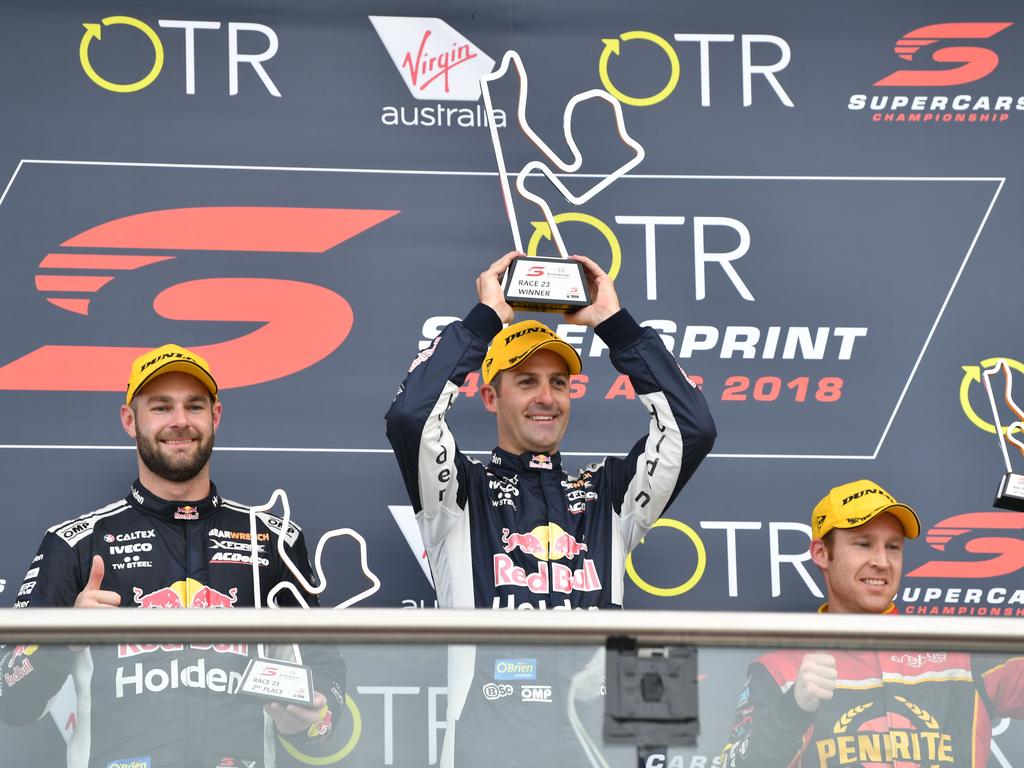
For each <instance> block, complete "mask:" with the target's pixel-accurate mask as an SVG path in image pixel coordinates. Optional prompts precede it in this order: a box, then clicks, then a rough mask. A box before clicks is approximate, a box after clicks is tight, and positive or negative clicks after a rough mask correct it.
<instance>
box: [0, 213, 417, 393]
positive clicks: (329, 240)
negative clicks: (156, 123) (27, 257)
mask: <svg viewBox="0 0 1024 768" xmlns="http://www.w3.org/2000/svg"><path fill="white" fill-rule="evenodd" d="M396 213H398V211H393V210H360V209H347V208H284V207H231V206H225V207H206V208H174V209H165V210H156V211H148V212H145V213H139V214H134V215H131V216H125V217H123V218H117V219H113V220H110V221H106V222H103V223H101V224H98V225H97V226H95V227H92V228H91V229H88V230H86V231H84V232H81V233H79V234H77V235H75V236H73V237H71V238H69V239H67V240H65V241H64V242H63V243H61V244H60V250H59V251H57V252H54V253H50V254H47V255H46V256H45V257H44V258H43V260H42V261H41V262H40V263H39V272H38V273H37V275H36V278H35V286H36V290H38V291H39V292H40V293H41V294H42V295H43V296H44V297H45V298H46V300H47V301H48V302H50V303H51V304H53V305H54V306H57V307H60V308H61V309H64V310H67V311H68V312H71V313H74V314H78V315H84V316H85V315H88V314H89V312H90V310H91V308H92V302H93V300H94V298H96V296H95V295H96V294H97V293H98V292H99V291H100V290H101V289H102V288H104V287H105V286H107V285H109V284H110V283H111V282H112V281H114V280H116V279H117V278H118V277H119V276H121V275H125V274H127V273H129V272H133V271H135V270H139V269H142V268H149V267H154V266H155V265H158V264H161V263H163V262H168V261H170V260H172V259H175V258H177V255H160V256H157V255H153V254H151V253H146V251H153V250H159V251H162V252H164V253H165V254H166V252H167V251H176V252H178V254H184V253H188V252H203V251H242V252H259V253H270V254H288V253H296V252H297V253H323V252H326V251H328V250H330V249H332V248H334V247H336V246H338V245H340V244H341V243H343V242H345V241H346V240H348V239H350V238H352V237H355V236H356V235H358V234H360V233H361V232H364V231H366V230H367V229H370V228H371V227H374V226H376V225H377V224H379V223H381V222H382V221H385V220H387V219H389V218H391V217H392V216H394V215H395V214H396ZM140 252H141V253H140ZM152 307H153V310H154V312H155V313H156V314H157V315H159V316H161V317H164V318H167V319H170V320H180V321H186V322H187V321H209V322H244V323H259V324H260V326H259V327H258V328H257V329H256V330H254V331H251V332H248V333H244V334H242V335H239V336H237V337H235V338H231V339H229V340H227V341H222V342H219V343H216V344H210V345H206V346H196V347H195V348H194V351H195V352H196V354H199V355H201V356H203V357H205V358H206V359H207V360H208V361H210V364H211V365H212V366H213V367H214V369H215V370H216V371H217V380H218V382H220V384H221V388H222V389H230V388H233V387H242V386H247V385H251V384H259V383H263V382H267V381H273V380H275V379H280V378H283V377H285V376H289V375H291V374H293V373H297V372H298V371H301V370H304V369H306V368H308V367H310V366H312V365H314V364H316V363H317V362H319V361H320V360H322V359H324V358H325V357H327V355H329V354H330V353H331V352H333V351H334V350H335V349H337V348H338V347H339V346H340V345H341V343H342V342H343V341H344V340H345V338H346V337H347V336H348V333H349V330H350V329H351V328H352V308H351V307H350V306H349V303H348V302H347V301H346V300H345V299H344V298H342V297H341V296H340V295H338V294H337V293H335V292H334V291H331V290H329V289H327V288H325V287H323V286H320V285H315V284H313V283H305V282H298V281H294V280H283V279H271V278H258V277H233V278H203V279H197V280H186V281H184V282H180V283H176V284H174V285H172V286H170V287H169V288H166V289H164V290H163V291H161V292H160V293H159V294H157V296H156V298H155V299H153V302H152ZM145 351H146V348H145V347H127V346H113V345H110V344H97V345H68V344H47V345H44V346H41V347H39V348H37V349H35V350H33V351H31V352H29V353H27V354H25V355H23V356H21V357H19V358H18V359H16V360H14V361H12V362H10V363H7V364H6V365H4V366H2V367H0V390H3V389H6V390H60V391H107V392H117V391H122V390H123V389H124V371H126V370H128V367H129V366H130V364H131V361H132V360H134V359H135V358H136V357H137V356H138V355H141V354H142V353H144V352H145Z"/></svg>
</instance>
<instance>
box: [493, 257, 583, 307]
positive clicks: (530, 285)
mask: <svg viewBox="0 0 1024 768" xmlns="http://www.w3.org/2000/svg"><path fill="white" fill-rule="evenodd" d="M504 292H505V301H507V302H508V304H509V306H511V307H514V308H515V309H523V310H527V311H529V312H571V311H573V310H576V309H580V308H582V307H586V306H589V305H590V292H589V290H588V289H587V278H586V275H585V274H584V272H583V265H582V264H580V263H579V262H577V261H569V260H567V259H547V258H540V257H533V256H517V257H516V258H514V259H513V260H512V263H511V264H510V265H509V267H508V271H507V272H506V273H505V286H504Z"/></svg>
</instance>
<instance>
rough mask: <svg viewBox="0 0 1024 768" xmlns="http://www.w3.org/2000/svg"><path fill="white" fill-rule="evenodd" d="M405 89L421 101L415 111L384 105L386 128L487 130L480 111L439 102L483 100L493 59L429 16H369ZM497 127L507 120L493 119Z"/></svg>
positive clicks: (483, 113)
mask: <svg viewBox="0 0 1024 768" xmlns="http://www.w3.org/2000/svg"><path fill="white" fill-rule="evenodd" d="M369 18H370V22H371V23H372V24H373V27H374V29H375V30H376V31H377V35H378V36H379V37H380V39H381V42H383V43H384V47H385V48H386V49H387V52H388V54H389V55H390V56H391V61H392V63H393V64H394V65H395V68H396V69H397V70H398V73H399V75H401V77H402V80H403V82H404V83H405V87H406V88H408V90H409V93H410V95H411V96H412V97H413V98H414V99H416V100H417V101H433V102H435V103H434V104H417V105H415V106H412V107H403V106H385V107H384V110H383V112H382V114H381V122H382V123H384V124H385V125H406V126H428V127H430V126H438V127H463V128H471V127H484V126H486V125H487V116H486V114H485V112H484V110H483V109H482V107H481V106H480V105H479V104H477V105H475V106H468V105H466V106H449V105H446V104H443V103H440V102H452V101H461V102H475V101H478V100H479V99H480V76H481V75H485V74H487V73H488V72H490V71H491V70H492V69H494V59H492V58H491V57H490V56H488V55H487V54H486V53H484V52H483V51H482V50H481V49H480V48H479V47H477V46H476V45H474V44H473V43H472V42H471V41H470V40H469V39H467V38H466V37H464V36H463V35H462V34H461V33H460V32H458V31H457V30H455V29H454V28H452V27H451V26H450V25H449V24H448V23H447V22H444V21H442V20H441V19H438V18H432V17H425V16H370V17H369ZM495 123H496V125H499V127H502V126H504V124H505V115H504V113H502V114H501V115H500V116H495Z"/></svg>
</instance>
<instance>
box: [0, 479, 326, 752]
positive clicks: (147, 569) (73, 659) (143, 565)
mask: <svg viewBox="0 0 1024 768" xmlns="http://www.w3.org/2000/svg"><path fill="white" fill-rule="evenodd" d="M255 517H256V539H257V541H256V542H255V545H256V547H255V548H256V552H255V556H256V557H257V562H258V566H259V572H260V591H261V593H262V594H261V598H260V601H261V604H262V605H266V604H267V593H268V592H269V591H270V589H271V588H272V587H273V586H274V585H275V584H277V583H278V582H280V581H285V580H291V578H290V572H289V571H288V570H287V569H286V566H285V564H284V562H283V560H282V558H281V557H280V555H279V553H278V549H277V539H278V537H279V536H280V537H282V538H283V539H284V541H285V542H286V551H287V552H288V554H289V557H290V558H291V560H292V562H293V563H294V564H295V566H296V567H297V568H298V569H300V571H301V572H303V573H304V575H305V576H306V577H307V579H309V576H310V567H309V561H308V557H307V554H306V546H305V542H304V538H303V534H302V531H301V530H300V529H299V528H298V527H297V526H295V525H293V524H291V523H289V525H288V527H287V529H286V528H285V526H284V525H283V521H282V520H281V519H280V518H279V517H276V516H274V515H271V514H269V513H265V512H260V513H256V514H255ZM94 555H100V556H101V557H102V558H103V561H104V566H105V572H104V577H103V582H102V584H101V588H102V589H105V590H111V591H113V592H117V593H118V594H119V595H120V596H121V606H122V607H141V608H231V607H233V606H252V605H254V604H255V600H254V592H253V579H252V565H251V563H252V559H251V558H252V557H253V542H252V541H251V532H250V511H249V508H248V507H245V506H243V505H240V504H237V503H235V502H232V501H228V500H226V499H222V498H220V496H219V495H218V494H217V490H216V488H213V487H212V486H211V494H210V495H209V496H208V497H207V498H206V499H203V500H202V501H198V502H188V503H178V502H168V501H165V500H163V499H160V498H157V497H156V496H154V495H153V494H152V493H150V492H149V491H148V490H147V489H146V488H144V487H143V486H142V485H141V484H140V483H138V482H137V481H136V482H135V483H133V484H132V486H131V491H130V493H129V495H128V496H127V497H126V498H125V499H123V500H121V501H118V502H115V503H113V504H111V505H109V506H107V507H104V508H102V509H99V510H96V511H95V512H90V513H89V514H86V515H83V516H82V517H79V518H76V519H74V520H69V521H67V522H64V523H61V524H59V525H55V526H53V527H52V528H50V529H49V530H48V531H47V532H46V534H45V536H44V538H43V543H42V545H41V546H40V548H39V551H38V553H37V554H36V556H35V558H34V559H33V561H32V564H31V566H30V568H29V571H28V573H27V574H26V576H25V581H24V582H23V584H22V586H21V589H20V591H19V595H18V602H17V603H16V605H15V607H17V608H26V607H66V606H72V605H74V603H75V598H76V597H77V596H78V594H79V592H81V590H82V589H83V588H84V587H85V585H86V583H87V581H88V579H89V573H90V569H91V566H92V560H93V556H94ZM287 594H288V593H287V590H286V591H285V592H283V593H282V596H284V595H287ZM292 599H294V598H292ZM281 602H282V603H284V602H286V601H285V600H284V599H282V601H281ZM307 602H309V603H310V604H311V605H314V604H316V600H315V596H312V595H309V596H307ZM257 652H258V650H257V647H256V646H255V645H249V644H248V643H245V642H237V643H202V644H188V643H185V644H182V643H164V644H158V643H121V644H118V645H116V646H109V645H108V646H100V645H96V646H92V647H90V648H86V649H85V650H82V651H78V652H75V651H72V650H71V649H69V648H67V647H62V646H38V647H37V646H31V645H30V646H17V647H13V648H12V647H7V648H0V719H2V720H3V721H4V722H7V723H10V724H13V725H22V724H26V723H29V722H32V721H33V720H35V719H37V718H39V717H40V716H42V714H43V713H44V712H45V711H46V708H47V704H48V702H49V701H50V699H51V698H52V697H53V696H54V695H55V694H56V693H57V692H58V690H59V689H60V688H61V686H62V685H63V684H64V681H65V679H66V678H67V675H68V674H69V673H70V674H71V675H72V678H73V680H74V686H75V693H76V696H77V705H76V712H75V714H76V718H77V725H76V728H75V731H74V735H73V736H72V739H71V741H70V743H69V745H68V765H69V766H71V767H72V768H84V767H86V766H88V768H101V767H102V768H108V767H109V766H122V765H131V766H139V768H165V767H167V768H169V767H171V766H174V767H175V768H183V767H185V766H187V767H189V768H220V767H222V766H225V767H226V766H234V767H236V768H240V767H241V766H250V767H251V768H257V767H259V768H262V766H268V765H272V764H275V763H276V764H278V765H310V764H315V765H327V764H331V763H332V762H334V760H332V759H331V756H332V755H335V753H337V752H338V749H339V747H338V741H339V739H341V738H342V737H341V735H340V729H335V728H334V725H335V724H337V723H338V722H339V720H340V718H341V717H342V716H343V715H344V707H345V665H344V661H343V660H342V658H341V656H340V654H339V653H338V652H337V651H336V650H334V651H330V650H329V649H327V648H326V647H314V646H304V647H303V649H302V652H303V656H304V658H303V659H302V661H303V662H304V663H305V664H306V665H307V666H310V667H311V668H312V670H313V678H314V685H315V687H316V689H317V690H318V691H320V692H322V693H323V694H324V695H325V696H326V697H327V702H328V706H327V709H326V710H323V711H322V712H321V721H320V723H319V724H318V725H316V726H313V727H312V728H310V730H309V732H308V733H303V734H299V735H297V736H288V737H284V736H281V735H279V734H277V733H276V732H275V731H274V730H273V727H272V724H271V723H269V722H266V723H265V718H264V714H263V711H262V703H261V702H259V701H258V700H257V699H255V698H252V697H250V696H247V695H244V694H242V695H234V693H233V692H234V691H235V689H236V688H237V686H238V684H239V683H240V681H241V676H242V672H243V671H244V669H245V667H246V665H247V664H248V662H249V659H250V658H253V657H254V656H256V655H257ZM270 655H277V654H274V653H272V654H270ZM268 719H269V718H268ZM339 759H340V757H339Z"/></svg>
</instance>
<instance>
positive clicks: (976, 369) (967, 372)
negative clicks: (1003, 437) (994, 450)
mask: <svg viewBox="0 0 1024 768" xmlns="http://www.w3.org/2000/svg"><path fill="white" fill-rule="evenodd" d="M1003 359H1005V360H1006V363H1007V365H1009V366H1010V368H1012V369H1014V370H1016V371H1019V372H1021V373H1024V363H1019V362H1018V361H1016V360H1013V359H1011V358H1009V357H1007V358H1001V357H989V358H986V359H985V360H982V361H981V363H980V364H979V365H964V366H961V368H962V369H963V372H964V375H963V378H962V379H961V380H960V407H961V408H962V409H963V411H964V415H965V416H967V418H968V420H969V421H970V422H971V423H972V424H973V425H974V426H976V427H977V428H978V429H981V430H984V431H985V432H988V433H989V434H990V435H994V434H995V433H996V427H995V424H992V423H991V422H988V421H985V420H984V419H983V418H981V416H979V415H978V413H977V411H975V410H974V406H972V405H971V398H970V391H971V384H980V383H981V372H982V371H984V370H987V369H989V368H991V367H992V366H993V365H995V364H996V363H998V362H999V361H1000V360H1003ZM1001 379H1002V376H1001V375H1000V374H996V375H995V376H993V377H992V381H991V384H992V394H993V395H994V396H995V398H996V402H999V401H1000V400H1001V399H1002V395H1001V394H1000V393H1001V391H1002V390H1001V387H1000V381H1001ZM981 389H982V391H984V386H982V387H981ZM986 400H987V398H986ZM1011 421H1012V419H1011ZM1006 429H1007V428H1006V427H1005V426H1004V427H1003V433H1004V434H1005V433H1006ZM1016 431H1017V432H1020V431H1021V430H1020V429H1017V430H1016Z"/></svg>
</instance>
